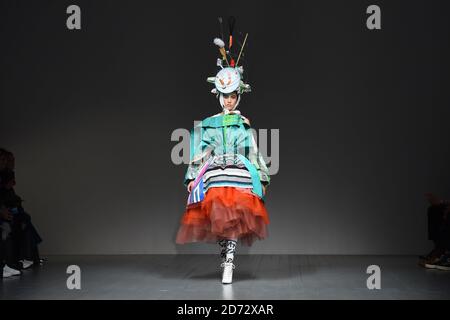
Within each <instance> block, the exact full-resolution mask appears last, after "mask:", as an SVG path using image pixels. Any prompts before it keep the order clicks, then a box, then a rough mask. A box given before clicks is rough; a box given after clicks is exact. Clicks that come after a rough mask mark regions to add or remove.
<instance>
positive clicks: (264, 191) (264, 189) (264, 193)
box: [262, 185, 266, 196]
mask: <svg viewBox="0 0 450 320" xmlns="http://www.w3.org/2000/svg"><path fill="white" fill-rule="evenodd" d="M262 188H263V196H265V195H266V187H265V186H264V185H263V186H262Z"/></svg>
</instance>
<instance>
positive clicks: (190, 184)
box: [187, 180, 194, 193]
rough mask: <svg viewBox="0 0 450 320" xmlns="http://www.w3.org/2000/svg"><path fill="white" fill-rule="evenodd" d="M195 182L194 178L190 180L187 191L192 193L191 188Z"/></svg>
mask: <svg viewBox="0 0 450 320" xmlns="http://www.w3.org/2000/svg"><path fill="white" fill-rule="evenodd" d="M193 184H194V180H192V181H191V182H189V184H188V186H187V191H188V192H189V193H191V189H192V185H193Z"/></svg>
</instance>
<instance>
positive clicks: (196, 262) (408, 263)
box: [0, 254, 450, 300]
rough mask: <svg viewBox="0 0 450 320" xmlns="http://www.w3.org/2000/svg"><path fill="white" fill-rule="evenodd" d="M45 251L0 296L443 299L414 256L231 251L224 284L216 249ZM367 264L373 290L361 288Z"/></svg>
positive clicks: (440, 274)
mask: <svg viewBox="0 0 450 320" xmlns="http://www.w3.org/2000/svg"><path fill="white" fill-rule="evenodd" d="M46 258H47V259H48V261H46V262H45V264H44V265H43V266H39V267H35V268H34V269H30V270H25V271H24V272H23V274H22V275H21V276H18V277H13V278H5V279H2V280H0V281H2V285H1V286H0V287H1V289H0V299H170V300H179V299H183V300H185V299H188V300H191V299H193V300H195V299H208V300H211V299H212V300H220V299H250V300H259V299H274V300H278V299H288V300H291V299H294V300H297V299H450V272H448V271H439V270H428V269H424V268H422V267H420V266H418V265H417V258H416V257H413V256H323V255H320V256H319V255H237V256H236V258H235V265H236V269H235V271H234V277H233V280H234V281H233V284H231V285H222V283H221V269H220V267H219V264H220V261H219V260H220V258H219V256H218V255H214V256H213V255H185V254H181V255H121V256H49V257H46ZM70 265H77V266H79V267H80V271H81V272H80V284H81V289H79V290H77V289H73V290H69V289H68V288H67V282H68V278H69V277H70V276H71V274H68V273H67V268H68V267H69V266H70ZM371 265H377V266H379V267H380V270H381V276H380V283H381V289H379V290H377V289H373V290H369V289H368V288H367V279H368V278H369V277H370V276H371V274H368V273H367V268H368V267H369V266H371ZM70 280H71V281H69V282H70V283H74V282H73V281H72V280H73V277H72V278H71V279H70Z"/></svg>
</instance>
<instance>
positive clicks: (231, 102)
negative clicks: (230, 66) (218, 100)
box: [223, 92, 238, 111]
mask: <svg viewBox="0 0 450 320" xmlns="http://www.w3.org/2000/svg"><path fill="white" fill-rule="evenodd" d="M237 99H238V96H237V94H236V92H232V93H230V94H224V95H223V106H224V108H225V109H227V110H229V111H231V110H233V109H234V107H235V106H236V102H237Z"/></svg>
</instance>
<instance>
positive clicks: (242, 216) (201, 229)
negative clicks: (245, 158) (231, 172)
mask: <svg viewBox="0 0 450 320" xmlns="http://www.w3.org/2000/svg"><path fill="white" fill-rule="evenodd" d="M180 223H181V225H180V227H179V229H178V233H177V236H176V243H178V244H184V243H189V242H210V243H214V242H216V241H218V240H221V239H238V240H239V241H240V242H241V244H244V245H248V246H251V245H252V244H253V242H254V241H255V240H262V239H264V238H266V237H267V233H268V232H267V225H268V224H269V216H268V213H267V210H266V208H265V206H264V202H263V201H262V200H261V199H260V198H259V197H258V196H256V195H255V194H253V193H252V192H251V190H250V189H246V188H236V187H212V188H209V189H208V191H207V192H206V194H205V198H204V199H203V200H202V201H201V202H198V203H193V204H190V205H188V206H187V207H186V211H185V212H184V214H183V217H182V218H181V221H180Z"/></svg>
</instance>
